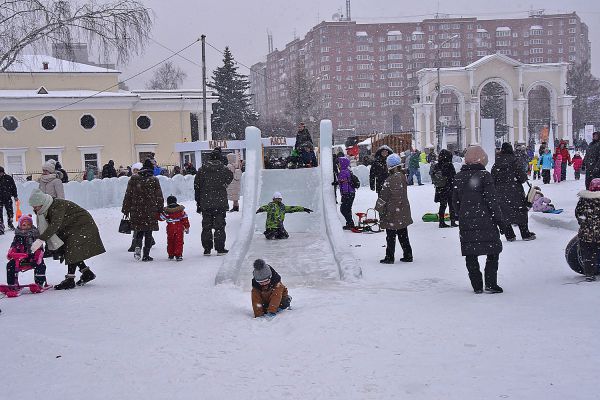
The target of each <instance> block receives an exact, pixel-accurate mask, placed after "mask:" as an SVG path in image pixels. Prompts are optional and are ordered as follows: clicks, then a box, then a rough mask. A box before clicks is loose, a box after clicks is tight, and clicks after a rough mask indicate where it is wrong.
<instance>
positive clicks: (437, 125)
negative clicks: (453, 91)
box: [428, 34, 460, 153]
mask: <svg viewBox="0 0 600 400" xmlns="http://www.w3.org/2000/svg"><path fill="white" fill-rule="evenodd" d="M459 36H460V35H458V34H456V35H452V36H450V37H449V38H448V39H446V40H444V41H443V42H442V43H441V44H440V45H436V44H435V43H434V42H433V40H429V41H428V43H429V44H433V45H434V46H435V49H436V55H435V65H436V69H437V83H436V85H435V91H436V92H437V97H436V99H435V117H436V118H435V119H436V121H435V131H436V137H437V151H438V153H439V151H440V145H441V140H440V135H441V133H442V121H441V116H442V115H441V114H442V112H441V110H442V104H441V103H442V100H441V99H440V94H441V90H440V89H441V83H440V68H441V67H440V64H441V60H440V51H441V50H442V48H443V47H444V45H445V44H446V43H448V42H449V41H451V40H454V39H456V38H458V37H459Z"/></svg>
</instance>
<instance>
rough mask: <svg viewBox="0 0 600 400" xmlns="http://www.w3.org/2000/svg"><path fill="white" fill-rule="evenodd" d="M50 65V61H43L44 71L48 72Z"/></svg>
mask: <svg viewBox="0 0 600 400" xmlns="http://www.w3.org/2000/svg"><path fill="white" fill-rule="evenodd" d="M48 65H49V63H48V61H43V62H42V69H44V70H47V69H48Z"/></svg>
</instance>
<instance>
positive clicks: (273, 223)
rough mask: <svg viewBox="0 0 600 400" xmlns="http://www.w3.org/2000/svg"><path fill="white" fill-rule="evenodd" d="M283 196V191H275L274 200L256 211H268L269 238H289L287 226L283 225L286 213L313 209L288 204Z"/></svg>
mask: <svg viewBox="0 0 600 400" xmlns="http://www.w3.org/2000/svg"><path fill="white" fill-rule="evenodd" d="M282 200H283V196H281V193H279V192H275V193H274V194H273V201H272V202H270V203H269V204H266V205H264V206H261V207H260V208H259V209H258V210H256V213H257V214H258V213H261V212H266V213H267V222H266V228H265V229H266V230H265V232H264V234H265V237H266V238H267V239H269V240H273V239H287V238H289V237H290V235H289V234H288V233H287V231H286V230H285V228H284V227H283V220H284V219H285V214H290V213H295V212H302V211H304V212H306V213H309V214H310V213H311V212H312V210H311V209H309V208H306V207H301V206H286V205H285V204H283V202H282Z"/></svg>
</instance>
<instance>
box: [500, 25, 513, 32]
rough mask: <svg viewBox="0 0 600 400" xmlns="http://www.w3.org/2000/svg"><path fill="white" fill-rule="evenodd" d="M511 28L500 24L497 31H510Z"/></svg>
mask: <svg viewBox="0 0 600 400" xmlns="http://www.w3.org/2000/svg"><path fill="white" fill-rule="evenodd" d="M510 30H511V29H510V28H509V27H508V26H499V27H497V28H496V32H502V31H504V32H505V31H510Z"/></svg>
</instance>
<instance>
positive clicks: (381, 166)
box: [369, 145, 394, 193]
mask: <svg viewBox="0 0 600 400" xmlns="http://www.w3.org/2000/svg"><path fill="white" fill-rule="evenodd" d="M393 152H394V151H393V150H392V149H391V148H390V147H389V146H386V145H383V146H381V147H380V148H378V149H377V151H376V152H375V159H374V160H373V163H372V164H371V171H370V172H369V185H370V186H371V190H374V191H376V192H377V193H379V192H380V191H381V187H382V186H383V183H384V182H385V180H386V179H387V177H388V176H389V173H388V169H387V164H386V162H385V161H386V160H387V158H388V156H389V155H390V154H392V153H393Z"/></svg>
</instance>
